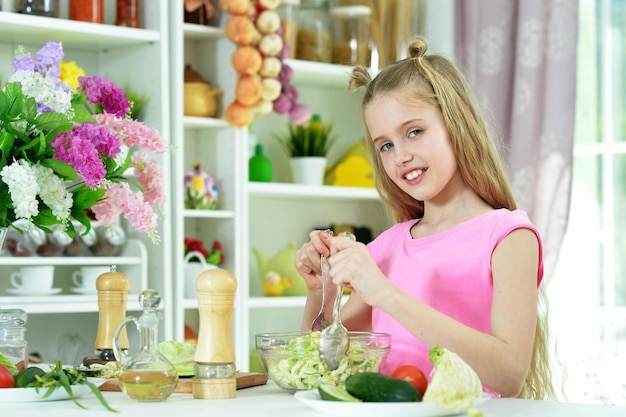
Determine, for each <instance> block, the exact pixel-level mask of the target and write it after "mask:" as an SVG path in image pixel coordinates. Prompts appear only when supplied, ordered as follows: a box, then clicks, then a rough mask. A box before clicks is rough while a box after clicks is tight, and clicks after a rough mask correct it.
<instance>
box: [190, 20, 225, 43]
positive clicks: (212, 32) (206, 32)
mask: <svg viewBox="0 0 626 417" xmlns="http://www.w3.org/2000/svg"><path fill="white" fill-rule="evenodd" d="M183 33H184V35H185V39H186V40H194V41H203V40H208V39H219V38H221V37H223V36H224V29H222V28H216V27H213V26H206V25H197V24H194V23H184V24H183Z"/></svg>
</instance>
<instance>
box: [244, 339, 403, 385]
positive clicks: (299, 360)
mask: <svg viewBox="0 0 626 417" xmlns="http://www.w3.org/2000/svg"><path fill="white" fill-rule="evenodd" d="M348 334H349V337H350V346H349V348H348V353H347V355H346V357H345V358H343V359H342V360H341V362H340V363H339V366H338V367H337V369H335V370H333V371H331V370H329V369H328V367H327V366H326V363H325V362H324V361H323V360H321V359H320V357H319V338H320V332H310V333H309V332H304V333H300V332H292V333H260V334H257V335H256V336H255V339H256V340H255V342H256V351H257V353H258V355H259V358H260V360H261V364H262V365H263V368H264V369H265V372H266V373H267V375H268V377H269V378H270V379H271V380H272V381H274V382H275V383H276V384H277V385H278V386H279V387H281V388H282V389H284V390H285V391H288V392H290V393H292V394H293V393H295V392H296V391H302V390H310V389H316V388H317V386H318V385H319V384H320V383H322V382H323V383H334V384H339V385H340V384H343V383H344V382H345V380H346V378H348V376H350V375H352V374H355V373H359V372H365V371H367V372H377V371H378V367H379V365H380V364H381V362H382V361H383V360H384V359H385V357H386V356H387V353H388V352H389V347H390V346H391V336H390V335H389V334H387V333H373V332H348Z"/></svg>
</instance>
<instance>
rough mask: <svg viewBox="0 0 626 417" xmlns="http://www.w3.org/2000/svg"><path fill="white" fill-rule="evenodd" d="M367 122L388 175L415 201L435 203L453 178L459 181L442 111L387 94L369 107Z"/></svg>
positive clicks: (375, 99)
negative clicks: (431, 201)
mask: <svg viewBox="0 0 626 417" xmlns="http://www.w3.org/2000/svg"><path fill="white" fill-rule="evenodd" d="M365 123H366V125H367V128H368V130H369V133H370V135H371V137H372V140H373V142H374V148H375V149H377V150H378V152H379V155H380V158H381V161H382V164H383V166H384V168H385V172H386V173H387V175H388V176H389V178H390V179H391V180H392V181H393V182H394V183H396V184H397V185H398V187H400V189H402V190H403V191H404V192H406V193H407V194H409V195H410V196H412V197H413V198H415V199H416V200H418V201H428V200H433V199H435V197H437V196H439V195H441V193H442V191H444V190H445V189H446V188H447V187H448V185H449V184H450V182H451V180H452V179H453V178H455V177H457V178H460V174H459V173H458V169H457V168H458V167H457V163H456V158H455V156H454V152H453V149H452V146H451V144H450V139H449V137H448V130H447V129H446V126H445V124H444V121H443V116H442V115H441V112H440V111H439V109H437V108H435V107H433V106H431V105H430V104H427V103H426V102H425V101H422V100H417V101H416V100H415V99H411V98H409V97H408V96H407V95H402V94H398V93H397V92H392V93H385V94H381V95H378V96H376V97H375V98H374V99H373V100H372V101H370V103H369V104H368V105H367V107H366V108H365Z"/></svg>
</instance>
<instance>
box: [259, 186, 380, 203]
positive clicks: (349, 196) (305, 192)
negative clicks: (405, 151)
mask: <svg viewBox="0 0 626 417" xmlns="http://www.w3.org/2000/svg"><path fill="white" fill-rule="evenodd" d="M248 193H249V194H250V195H251V196H256V197H281V198H291V199H298V200H301V199H307V198H314V199H317V198H326V199H335V200H379V199H380V197H379V196H378V192H377V191H376V189H375V188H365V187H335V186H329V185H320V186H311V185H300V184H291V183H279V182H271V183H262V182H248Z"/></svg>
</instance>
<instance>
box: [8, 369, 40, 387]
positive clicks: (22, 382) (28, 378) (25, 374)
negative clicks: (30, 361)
mask: <svg viewBox="0 0 626 417" xmlns="http://www.w3.org/2000/svg"><path fill="white" fill-rule="evenodd" d="M45 374H46V371H44V370H43V369H41V368H39V367H37V366H30V367H28V368H26V369H24V370H23V371H20V372H19V373H18V374H17V375H16V376H15V388H26V387H30V386H33V385H34V384H35V382H37V376H43V375H45Z"/></svg>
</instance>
